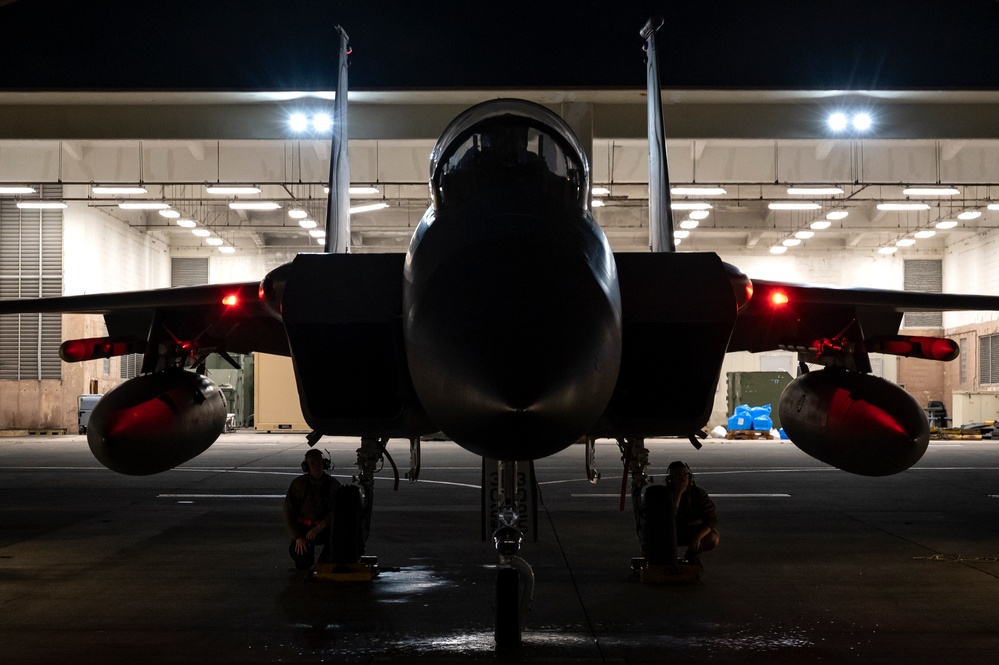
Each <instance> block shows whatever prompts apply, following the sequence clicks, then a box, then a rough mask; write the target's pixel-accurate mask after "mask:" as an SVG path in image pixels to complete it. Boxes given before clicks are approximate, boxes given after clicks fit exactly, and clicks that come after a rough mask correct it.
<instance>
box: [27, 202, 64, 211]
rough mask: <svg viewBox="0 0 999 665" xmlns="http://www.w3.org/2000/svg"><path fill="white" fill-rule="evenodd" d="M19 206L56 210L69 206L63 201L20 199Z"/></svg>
mask: <svg viewBox="0 0 999 665" xmlns="http://www.w3.org/2000/svg"><path fill="white" fill-rule="evenodd" d="M17 207H18V208H20V209H21V210H55V209H57V208H68V207H69V206H68V205H66V204H65V203H63V202H62V201H18V202H17Z"/></svg>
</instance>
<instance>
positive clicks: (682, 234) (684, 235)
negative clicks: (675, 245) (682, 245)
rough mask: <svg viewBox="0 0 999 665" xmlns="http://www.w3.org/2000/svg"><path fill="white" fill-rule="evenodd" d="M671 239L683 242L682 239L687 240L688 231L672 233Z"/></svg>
mask: <svg viewBox="0 0 999 665" xmlns="http://www.w3.org/2000/svg"><path fill="white" fill-rule="evenodd" d="M673 237H674V238H680V239H681V240H683V239H684V238H689V237H690V231H673Z"/></svg>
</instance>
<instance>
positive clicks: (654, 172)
mask: <svg viewBox="0 0 999 665" xmlns="http://www.w3.org/2000/svg"><path fill="white" fill-rule="evenodd" d="M662 25H663V20H662V18H661V17H658V16H657V17H653V18H650V19H649V20H648V21H647V22H646V24H645V26H644V27H643V28H642V32H641V35H642V37H643V38H644V39H645V53H646V64H645V67H646V79H647V85H648V98H649V99H648V102H649V130H648V131H649V245H650V246H651V248H652V251H653V252H673V251H676V246H675V245H674V243H673V209H672V208H671V207H670V197H669V167H668V166H667V164H666V130H665V127H664V125H663V103H662V92H661V91H660V87H659V60H658V58H657V57H656V31H657V30H658V29H659V28H661V27H662Z"/></svg>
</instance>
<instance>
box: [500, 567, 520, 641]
mask: <svg viewBox="0 0 999 665" xmlns="http://www.w3.org/2000/svg"><path fill="white" fill-rule="evenodd" d="M494 610H495V615H496V616H495V621H496V632H495V639H496V649H497V650H499V651H502V650H505V649H515V648H517V647H519V646H520V575H519V573H518V572H517V569H516V568H500V569H499V570H497V571H496V606H495V608H494Z"/></svg>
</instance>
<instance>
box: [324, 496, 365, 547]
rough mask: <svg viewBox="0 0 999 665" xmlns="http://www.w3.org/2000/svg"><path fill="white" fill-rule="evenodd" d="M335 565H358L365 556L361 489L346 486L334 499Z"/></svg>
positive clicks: (333, 534)
mask: <svg viewBox="0 0 999 665" xmlns="http://www.w3.org/2000/svg"><path fill="white" fill-rule="evenodd" d="M331 528H332V530H333V533H332V536H333V552H332V554H333V556H332V558H333V563H338V564H339V563H357V562H358V561H360V560H361V555H362V554H364V538H363V537H362V535H361V488H359V487H358V486H357V485H344V486H343V487H341V488H339V489H338V490H337V491H336V496H335V497H334V498H333V525H332V527H331Z"/></svg>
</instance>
